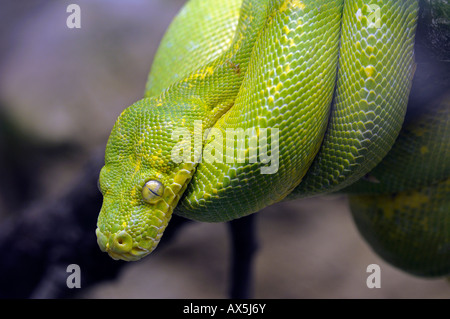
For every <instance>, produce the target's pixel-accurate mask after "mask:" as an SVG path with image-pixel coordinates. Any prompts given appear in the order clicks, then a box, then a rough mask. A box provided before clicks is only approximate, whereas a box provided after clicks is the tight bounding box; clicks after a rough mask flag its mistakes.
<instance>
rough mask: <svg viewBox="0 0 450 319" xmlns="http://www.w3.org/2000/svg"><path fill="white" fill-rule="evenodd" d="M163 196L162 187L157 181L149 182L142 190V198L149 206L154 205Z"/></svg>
mask: <svg viewBox="0 0 450 319" xmlns="http://www.w3.org/2000/svg"><path fill="white" fill-rule="evenodd" d="M163 194H164V185H163V184H162V183H161V182H160V181H157V180H153V179H152V180H149V181H148V182H146V183H145V185H144V187H143V188H142V198H143V199H144V201H146V202H147V203H149V204H154V203H156V202H157V201H159V200H160V199H161V196H162V195H163Z"/></svg>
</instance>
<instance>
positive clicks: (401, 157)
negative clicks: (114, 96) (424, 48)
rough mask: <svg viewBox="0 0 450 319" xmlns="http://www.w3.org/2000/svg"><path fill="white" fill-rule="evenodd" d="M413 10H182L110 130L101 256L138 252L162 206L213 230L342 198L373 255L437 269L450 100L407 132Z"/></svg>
mask: <svg viewBox="0 0 450 319" xmlns="http://www.w3.org/2000/svg"><path fill="white" fill-rule="evenodd" d="M418 12H419V0H402V1H396V0H345V1H344V0H214V1H212V0H190V1H189V2H187V3H186V4H185V6H184V7H183V9H182V10H181V12H180V13H179V14H178V16H177V17H176V18H175V19H174V21H173V22H172V24H171V26H170V27H169V29H168V31H167V32H166V34H165V36H164V38H163V40H162V42H161V44H160V47H159V49H158V52H157V54H156V56H155V59H154V62H153V65H152V68H151V71H150V74H149V78H148V82H147V86H146V93H145V96H144V98H143V99H142V100H139V101H137V102H136V103H134V104H133V105H132V106H130V107H128V108H126V109H125V110H124V111H123V112H122V114H121V115H120V116H119V118H118V120H117V122H116V123H115V125H114V127H113V129H112V132H111V135H110V137H109V140H108V143H107V146H106V152H105V165H104V167H103V168H102V170H101V172H100V177H99V187H100V190H101V192H102V194H103V206H102V208H101V212H100V215H99V217H98V224H97V230H96V234H97V241H98V244H99V246H100V248H101V250H102V251H105V252H107V253H108V254H109V255H110V256H111V257H112V258H114V259H123V260H127V261H132V260H138V259H141V258H142V257H144V256H146V255H148V254H149V253H150V252H151V251H153V250H154V249H155V247H156V246H157V244H158V242H159V241H160V239H161V236H162V234H163V232H164V229H165V228H166V226H167V224H168V222H169V220H170V218H171V216H172V214H173V213H175V214H178V215H181V216H184V217H187V218H189V219H193V220H198V221H206V222H224V221H230V220H233V219H236V218H240V217H243V216H246V215H249V214H252V213H255V212H257V211H259V210H261V209H262V208H264V207H266V206H269V205H272V204H275V203H277V202H280V201H284V200H293V199H297V198H305V197H310V196H316V195H319V194H327V193H331V192H349V193H352V195H350V206H351V210H352V214H353V217H354V220H355V222H356V225H357V227H358V229H359V230H360V232H361V233H362V236H363V237H364V238H366V240H367V241H368V242H369V243H370V244H371V245H372V247H373V249H374V250H375V251H376V252H378V253H379V254H380V255H381V256H382V257H383V258H385V259H386V260H387V261H389V262H391V263H392V264H394V265H396V266H397V267H400V268H402V269H403V270H405V271H407V272H409V273H412V274H416V275H422V276H444V275H449V274H450V216H449V213H450V198H449V194H450V180H449V176H450V158H449V156H450V134H449V133H450V132H449V130H450V125H449V101H450V98H449V96H445V97H441V98H439V99H438V98H437V97H436V98H435V99H434V100H430V101H428V103H427V107H424V108H423V110H424V111H423V116H419V117H418V119H416V120H412V121H408V122H407V123H405V125H404V126H403V124H404V119H405V114H406V107H407V104H408V98H409V96H410V91H411V85H412V84H411V83H412V80H413V77H414V71H415V59H414V43H415V34H416V29H417V20H418ZM402 127H403V128H402ZM393 145H394V147H393Z"/></svg>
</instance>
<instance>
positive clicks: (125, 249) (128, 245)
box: [95, 227, 165, 261]
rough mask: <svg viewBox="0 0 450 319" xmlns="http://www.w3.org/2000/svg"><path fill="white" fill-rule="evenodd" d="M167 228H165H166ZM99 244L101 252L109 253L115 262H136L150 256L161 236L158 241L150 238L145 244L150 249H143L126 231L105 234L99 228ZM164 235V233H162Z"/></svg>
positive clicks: (97, 233) (97, 231)
mask: <svg viewBox="0 0 450 319" xmlns="http://www.w3.org/2000/svg"><path fill="white" fill-rule="evenodd" d="M164 228H165V227H164ZM95 233H96V235H97V243H98V245H99V247H100V250H101V251H103V252H106V253H108V255H109V256H110V257H111V258H113V259H114V260H119V259H121V260H125V261H136V260H139V259H141V258H144V257H145V256H147V255H148V254H150V253H151V252H152V251H153V250H154V249H155V248H156V246H157V245H158V243H159V239H160V238H161V236H157V238H156V239H152V238H148V239H145V240H143V241H144V243H146V244H150V245H149V248H144V247H142V246H141V245H140V244H139V243H135V242H134V241H133V239H132V237H131V235H130V234H128V233H127V232H126V231H125V230H121V231H119V232H116V233H112V234H111V233H107V234H104V233H103V232H102V231H101V230H100V229H99V228H97V229H96V230H95ZM161 235H162V232H161Z"/></svg>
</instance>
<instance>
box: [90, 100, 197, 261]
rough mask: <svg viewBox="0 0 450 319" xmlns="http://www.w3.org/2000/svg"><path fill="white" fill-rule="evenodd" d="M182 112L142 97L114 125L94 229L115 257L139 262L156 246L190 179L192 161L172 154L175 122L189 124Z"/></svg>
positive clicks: (106, 157)
mask: <svg viewBox="0 0 450 319" xmlns="http://www.w3.org/2000/svg"><path fill="white" fill-rule="evenodd" d="M177 107H182V106H174V108H177ZM178 111H179V110H174V109H173V108H171V107H170V106H167V105H164V106H163V105H161V103H157V100H156V99H144V100H141V101H139V102H136V103H135V104H134V105H132V106H130V107H129V108H127V109H126V110H125V111H124V112H123V113H122V114H121V115H120V116H119V118H118V120H117V121H116V123H115V125H114V128H113V130H112V132H111V135H110V138H109V140H108V143H107V146H106V152H105V166H104V167H103V168H102V170H101V172H100V177H99V188H100V191H101V192H102V194H103V205H102V208H101V211H100V215H99V217H98V222H97V229H96V235H97V242H98V244H99V246H100V249H101V250H102V251H104V252H107V253H108V254H109V255H110V256H111V257H112V258H114V259H123V260H126V261H133V260H138V259H141V258H142V257H144V256H146V255H148V254H149V253H151V252H152V251H153V250H154V249H155V248H156V246H157V245H158V242H159V240H160V238H161V236H162V234H163V232H164V230H165V228H166V226H167V224H168V222H169V220H170V218H171V215H172V212H173V209H174V207H175V206H176V204H177V202H178V200H179V198H180V197H181V195H182V193H183V192H184V190H185V189H186V186H187V184H188V183H189V181H190V179H191V178H192V174H193V172H194V169H195V166H194V164H193V163H192V162H181V163H177V162H174V161H172V160H171V156H170V155H171V150H172V148H173V147H174V146H175V144H176V143H175V141H173V139H172V131H173V129H174V126H175V125H176V126H177V127H179V126H180V125H182V122H185V123H188V122H190V121H182V119H178V118H176V115H175V114H180V113H179V112H178ZM174 115H175V116H174ZM180 116H181V115H180ZM169 118H170V119H169Z"/></svg>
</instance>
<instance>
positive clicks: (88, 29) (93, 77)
mask: <svg viewBox="0 0 450 319" xmlns="http://www.w3.org/2000/svg"><path fill="white" fill-rule="evenodd" d="M70 3H73V1H50V0H22V1H11V0H6V1H2V10H1V11H0V24H1V27H0V70H1V71H0V228H1V231H2V232H1V235H0V236H1V238H0V249H1V250H2V251H3V253H2V256H1V257H0V258H1V260H0V270H1V271H0V297H2V298H9V297H16V298H17V297H18V298H54V297H74V298H226V297H227V296H228V294H227V293H228V287H229V277H230V275H229V268H230V236H229V232H228V228H227V225H226V224H206V223H188V224H187V225H186V226H185V227H180V228H179V229H177V230H176V231H175V233H176V236H173V237H170V240H169V238H168V240H167V243H165V244H163V245H161V247H160V248H158V249H157V250H156V251H155V252H154V253H153V254H152V255H151V256H149V257H147V258H144V259H143V260H141V261H139V262H133V263H125V262H120V261H113V260H111V259H110V258H109V257H108V256H107V255H106V254H104V253H102V252H101V251H100V250H99V249H98V247H97V244H96V242H95V234H94V231H95V227H96V225H95V222H96V217H97V215H98V212H99V208H100V207H99V205H101V198H100V194H99V193H98V191H97V190H96V180H97V175H98V170H99V169H100V166H99V164H98V163H99V158H101V157H102V155H103V152H104V148H105V145H106V141H107V138H108V135H109V133H110V131H111V128H112V126H113V124H114V122H115V120H116V118H117V116H118V115H119V114H120V112H121V111H122V110H123V109H124V108H125V107H127V106H129V105H131V104H132V103H133V102H134V101H136V100H139V99H140V98H141V97H142V95H143V93H144V88H145V83H146V77H147V74H148V71H149V69H150V65H151V62H152V59H153V55H154V53H155V52H156V49H157V47H158V44H159V41H160V40H161V38H162V36H163V34H164V31H165V30H166V28H167V27H168V25H169V23H170V21H171V19H172V18H173V17H174V16H175V15H176V13H177V12H178V10H179V9H180V8H181V6H182V5H183V3H184V0H128V1H119V0H115V1H112V0H89V1H87V0H78V1H76V2H75V3H76V4H78V5H79V6H80V8H81V28H80V29H69V28H67V26H66V19H67V17H68V16H69V14H70V13H67V12H66V8H67V6H68V5H69V4H70ZM100 164H101V160H100ZM92 190H94V192H95V193H92ZM88 191H89V192H90V193H89V195H88V196H89V201H90V202H89V203H90V204H89V205H87V204H86V205H84V204H85V200H86V198H83V195H80V194H85V193H84V192H88ZM74 194H75V195H74ZM86 196H87V195H86ZM99 198H100V202H99ZM74 202H75V203H76V204H77V205H80V206H79V207H82V208H79V207H78V206H74V205H72V204H73V203H74ZM91 204H92V205H91ZM83 205H84V206H83ZM73 207H77V208H76V209H74V208H73ZM76 210H78V211H76ZM68 212H69V213H68ZM70 214H72V215H70ZM66 216H70V218H66ZM256 221H257V233H258V243H259V249H258V251H257V254H256V257H255V263H254V274H253V280H254V284H253V288H252V291H253V296H254V297H255V298H449V297H450V285H449V283H448V282H446V281H445V280H443V279H437V280H428V279H420V278H416V277H413V276H410V275H408V274H406V273H404V272H402V271H400V270H398V269H395V268H393V267H391V266H390V265H388V264H386V263H385V262H383V260H381V259H380V258H379V257H378V256H376V255H375V254H374V253H373V252H372V251H371V249H370V247H369V246H368V245H367V244H366V243H365V242H364V241H363V239H362V238H361V236H360V235H359V234H358V232H357V230H356V227H355V226H354V224H353V221H352V217H351V215H350V212H349V209H348V205H347V202H346V197H345V196H340V195H333V196H327V197H321V198H314V199H308V200H302V201H296V202H288V203H282V204H278V205H274V206H272V207H269V208H267V209H265V210H264V211H262V212H260V213H259V214H258V215H257V220H256ZM81 223H84V225H87V226H86V227H87V229H88V233H85V232H84V230H83V229H84V228H82V227H81V226H76V225H79V224H81ZM72 225H73V230H72V229H71V228H72ZM86 234H88V235H86ZM164 240H165V237H163V239H162V241H163V242H164ZM55 243H56V244H55ZM55 247H57V248H55ZM374 263H375V264H378V265H380V267H381V288H379V289H369V288H368V287H367V285H366V279H367V277H368V276H369V273H367V272H366V268H367V266H368V265H370V264H374ZM69 264H78V265H80V267H81V276H82V277H81V278H82V281H81V283H82V285H81V289H72V290H70V289H69V288H67V287H66V285H65V280H66V278H67V276H68V275H69V274H68V273H67V272H66V271H65V267H67V265H69ZM93 269H94V270H95V271H94V270H93Z"/></svg>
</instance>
